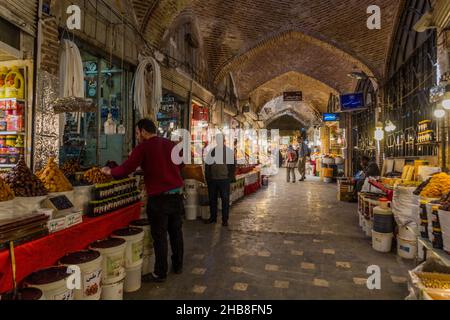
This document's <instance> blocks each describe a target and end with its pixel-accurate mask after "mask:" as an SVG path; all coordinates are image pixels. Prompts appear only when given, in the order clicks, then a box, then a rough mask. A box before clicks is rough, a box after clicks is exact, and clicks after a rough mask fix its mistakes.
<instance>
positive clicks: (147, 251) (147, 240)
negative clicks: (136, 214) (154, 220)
mask: <svg viewBox="0 0 450 320" xmlns="http://www.w3.org/2000/svg"><path fill="white" fill-rule="evenodd" d="M130 227H133V228H140V229H142V230H144V255H151V254H152V253H153V237H152V232H151V228H150V223H149V222H148V220H147V219H141V220H136V221H132V222H131V223H130Z"/></svg>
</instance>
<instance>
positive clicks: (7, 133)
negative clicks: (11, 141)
mask: <svg viewBox="0 0 450 320" xmlns="http://www.w3.org/2000/svg"><path fill="white" fill-rule="evenodd" d="M24 135H25V132H23V131H0V136H24Z"/></svg>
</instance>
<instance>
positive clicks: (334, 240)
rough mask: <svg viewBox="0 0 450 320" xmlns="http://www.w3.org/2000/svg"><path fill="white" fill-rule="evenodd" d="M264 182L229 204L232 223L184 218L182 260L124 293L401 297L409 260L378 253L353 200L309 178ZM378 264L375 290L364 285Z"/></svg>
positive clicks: (151, 295) (162, 296)
mask: <svg viewBox="0 0 450 320" xmlns="http://www.w3.org/2000/svg"><path fill="white" fill-rule="evenodd" d="M284 178H285V173H284V172H281V173H280V174H279V175H278V176H277V177H273V178H272V179H271V180H270V185H269V187H268V188H266V189H263V190H261V191H259V192H258V193H256V194H254V195H252V196H249V197H247V198H246V199H244V200H242V201H240V202H238V203H237V204H236V205H234V206H233V207H232V212H231V218H230V227H228V228H223V227H222V226H221V225H220V224H217V225H216V226H211V225H205V224H203V223H201V222H200V221H193V222H186V223H185V225H184V232H185V247H186V248H185V251H186V255H185V267H184V273H183V274H182V275H172V274H171V275H170V276H169V278H168V280H167V282H165V283H163V284H157V285H156V284H143V286H142V288H141V289H140V290H139V291H138V292H135V293H129V294H126V295H125V298H126V299H244V300H245V299H404V298H405V297H406V296H407V295H408V292H407V286H406V283H405V281H404V280H405V278H406V277H407V270H408V269H410V268H411V267H412V263H411V262H408V261H405V260H401V259H400V258H398V257H397V256H396V255H395V254H394V253H391V254H382V253H377V252H375V251H374V250H372V248H371V242H370V239H368V238H366V237H365V236H364V234H363V233H362V232H361V230H360V229H359V226H358V217H357V214H356V204H350V203H344V202H339V201H337V200H336V189H337V188H336V185H332V184H325V183H322V182H320V181H318V180H317V179H314V178H310V179H307V181H306V182H298V183H296V184H292V183H290V184H287V183H286V182H285V181H284ZM370 265H378V266H380V268H381V290H369V289H367V286H366V279H367V278H368V277H369V274H367V273H366V270H367V267H368V266H370Z"/></svg>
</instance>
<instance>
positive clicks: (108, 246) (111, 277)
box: [90, 238, 127, 285]
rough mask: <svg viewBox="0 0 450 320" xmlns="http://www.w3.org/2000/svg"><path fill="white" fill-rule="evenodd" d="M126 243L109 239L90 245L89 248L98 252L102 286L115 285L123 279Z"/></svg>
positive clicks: (117, 239)
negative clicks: (100, 256)
mask: <svg viewBox="0 0 450 320" xmlns="http://www.w3.org/2000/svg"><path fill="white" fill-rule="evenodd" d="M126 246H127V244H126V241H125V240H124V239H119V238H110V239H105V240H100V241H96V242H93V243H91V245H90V248H91V249H94V250H96V251H98V252H100V253H101V254H102V256H103V261H102V270H103V271H102V285H105V284H111V283H116V282H119V281H121V280H123V279H124V278H125V249H126Z"/></svg>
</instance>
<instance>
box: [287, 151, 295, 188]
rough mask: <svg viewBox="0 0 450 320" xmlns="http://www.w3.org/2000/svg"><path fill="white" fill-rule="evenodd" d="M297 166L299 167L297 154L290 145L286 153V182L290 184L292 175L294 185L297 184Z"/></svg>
mask: <svg viewBox="0 0 450 320" xmlns="http://www.w3.org/2000/svg"><path fill="white" fill-rule="evenodd" d="M296 166H297V152H296V151H295V150H294V148H293V147H292V146H291V145H290V146H289V147H288V150H287V153H286V170H287V171H286V172H287V176H286V180H287V182H288V183H289V182H291V175H292V183H295V167H296Z"/></svg>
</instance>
